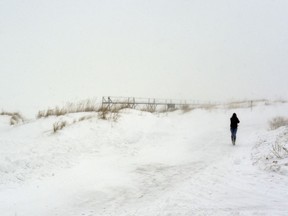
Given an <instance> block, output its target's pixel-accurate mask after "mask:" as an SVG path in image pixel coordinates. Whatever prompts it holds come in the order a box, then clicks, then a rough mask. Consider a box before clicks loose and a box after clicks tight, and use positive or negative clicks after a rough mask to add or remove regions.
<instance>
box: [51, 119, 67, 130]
mask: <svg viewBox="0 0 288 216" xmlns="http://www.w3.org/2000/svg"><path fill="white" fill-rule="evenodd" d="M67 125H68V123H67V121H59V122H55V123H54V124H53V132H54V133H56V132H57V131H59V130H62V129H63V128H64V127H66V126H67Z"/></svg>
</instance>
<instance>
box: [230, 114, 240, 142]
mask: <svg viewBox="0 0 288 216" xmlns="http://www.w3.org/2000/svg"><path fill="white" fill-rule="evenodd" d="M238 123H240V121H239V119H238V117H237V115H236V113H233V115H232V117H231V118H230V131H231V140H232V144H233V145H235V143H236V133H237V129H238Z"/></svg>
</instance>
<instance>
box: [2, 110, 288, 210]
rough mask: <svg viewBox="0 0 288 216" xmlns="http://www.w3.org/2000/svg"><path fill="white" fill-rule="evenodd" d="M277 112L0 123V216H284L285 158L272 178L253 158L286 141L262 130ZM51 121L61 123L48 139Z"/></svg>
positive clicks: (128, 114) (134, 114) (133, 114)
mask: <svg viewBox="0 0 288 216" xmlns="http://www.w3.org/2000/svg"><path fill="white" fill-rule="evenodd" d="M287 110H288V105H287V104H274V105H270V106H265V105H261V106H257V107H254V108H253V110H250V109H237V110H227V109H215V110H201V109H196V110H193V111H191V112H188V113H182V112H181V111H176V112H173V113H162V114H150V113H146V112H140V111H135V110H124V111H122V112H121V116H120V118H119V119H118V121H117V122H113V121H105V120H100V119H98V118H97V115H95V117H92V118H91V117H90V118H89V119H87V120H84V121H80V122H76V123H74V124H73V122H74V120H78V119H79V118H80V117H82V116H85V115H87V114H85V113H78V114H70V115H67V116H63V117H49V118H47V119H39V120H34V121H30V122H29V123H26V124H22V125H18V126H13V127H11V126H9V124H8V123H9V120H8V119H7V118H6V117H4V116H0V149H1V157H0V213H1V216H2V215H3V216H10V215H11V216H15V215H17V216H34V215H35V216H39V215H41V216H52V215H61V216H64V215H65V216H66V215H67V216H68V215H69V216H80V215H81V216H83V215H86V216H88V215H91V216H92V215H93V216H94V215H97V216H98V215H109V216H110V215H111V216H114V215H115V216H116V215H117V216H119V215H123V216H124V215H135V216H136V215H137V216H138V215H141V216H142V215H147V216H148V215H149V216H151V215H163V216H164V215H221V216H222V215H288V207H287V200H288V190H287V187H288V174H287V171H286V170H287V168H286V166H287V165H286V164H287V161H285V159H283V160H280V159H279V160H278V161H279V162H277V163H278V166H280V168H279V167H278V168H277V169H272V170H273V172H272V171H271V169H266V168H267V167H269V166H268V165H267V162H266V161H265V160H263V157H265V156H267V154H268V153H269V151H270V150H271V148H272V146H273V144H274V142H275V140H281V142H282V143H284V144H285V143H287V128H285V127H282V128H279V129H278V130H275V131H269V130H268V128H269V125H268V121H269V120H270V119H271V118H273V117H275V116H287V115H288V112H287ZM233 112H236V113H237V115H238V117H239V119H240V121H241V122H240V124H239V130H238V137H237V144H236V146H232V145H231V141H230V132H229V118H230V117H231V115H232V113H233ZM91 115H92V116H93V114H90V116H91ZM58 121H67V122H69V123H70V124H69V126H67V127H65V128H64V129H63V130H61V131H58V132H57V133H55V134H54V133H53V132H52V128H53V124H54V123H55V122H58ZM267 137H268V138H267ZM263 140H265V142H263ZM279 142H280V141H279ZM270 159H271V158H270ZM270 161H271V163H276V162H273V161H274V159H271V160H270ZM263 164H264V165H263ZM263 166H264V167H266V168H264V169H263Z"/></svg>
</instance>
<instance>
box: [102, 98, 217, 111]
mask: <svg viewBox="0 0 288 216" xmlns="http://www.w3.org/2000/svg"><path fill="white" fill-rule="evenodd" d="M117 105H118V106H125V107H127V108H132V109H135V108H136V107H143V106H146V108H149V109H154V110H156V109H157V107H158V106H162V107H163V106H164V107H165V108H166V109H175V108H178V107H181V106H189V107H195V108H196V107H200V106H205V105H217V103H215V102H214V103H212V102H200V101H191V100H173V99H156V98H136V97H110V96H104V97H102V106H105V107H107V108H109V109H111V108H112V107H113V106H117Z"/></svg>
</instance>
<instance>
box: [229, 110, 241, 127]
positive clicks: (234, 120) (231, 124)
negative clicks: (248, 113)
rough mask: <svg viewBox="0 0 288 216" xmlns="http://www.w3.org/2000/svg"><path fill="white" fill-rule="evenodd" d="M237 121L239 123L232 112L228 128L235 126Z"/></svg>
mask: <svg viewBox="0 0 288 216" xmlns="http://www.w3.org/2000/svg"><path fill="white" fill-rule="evenodd" d="M238 123H240V121H239V119H238V118H237V115H236V113H233V115H232V117H231V118H230V128H237V127H238Z"/></svg>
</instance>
